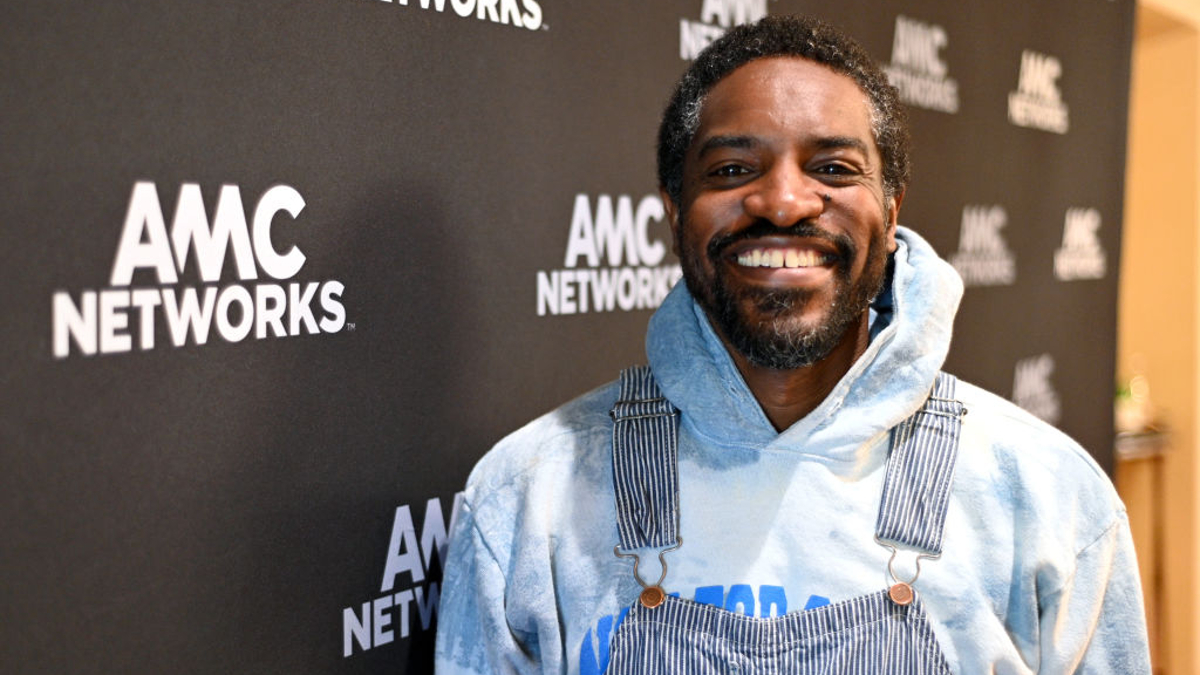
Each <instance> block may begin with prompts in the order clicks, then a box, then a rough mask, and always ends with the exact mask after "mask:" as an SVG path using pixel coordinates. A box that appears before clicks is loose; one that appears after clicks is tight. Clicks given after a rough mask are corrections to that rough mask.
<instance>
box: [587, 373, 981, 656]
mask: <svg viewBox="0 0 1200 675" xmlns="http://www.w3.org/2000/svg"><path fill="white" fill-rule="evenodd" d="M954 385H955V379H954V378H953V377H952V376H950V375H946V374H941V375H939V376H938V380H937V383H936V384H935V386H934V390H933V392H932V393H931V395H930V396H929V398H928V399H927V400H926V402H925V404H924V405H923V406H922V408H921V409H920V410H918V411H917V412H916V413H914V414H913V416H912V417H910V418H908V419H907V420H905V421H904V422H902V423H901V424H900V425H899V426H897V427H896V428H895V429H893V430H892V438H891V448H890V450H889V453H888V463H887V469H886V475H885V478H884V486H883V496H882V498H881V503H880V508H879V518H878V521H877V522H876V526H875V537H876V541H878V542H879V543H880V544H881V545H883V546H885V547H887V548H889V549H891V550H892V551H893V553H895V551H896V547H897V546H901V547H904V548H905V549H915V550H917V551H919V552H920V557H925V558H936V557H937V556H938V555H940V554H941V551H942V529H943V524H944V523H945V517H946V507H947V504H948V501H949V494H950V483H951V481H952V480H953V474H954V463H955V459H956V457H957V452H958V432H959V427H960V424H961V421H960V418H961V416H962V415H963V414H965V409H964V408H963V406H962V404H961V403H959V402H958V401H956V400H954ZM612 416H613V419H614V420H615V421H616V424H615V426H614V430H613V486H614V490H615V492H616V502H617V527H618V530H619V531H620V538H621V542H620V545H619V546H618V547H617V548H616V549H615V551H616V553H617V555H619V556H622V557H633V558H635V565H634V574H635V575H637V574H638V572H637V564H636V556H634V555H633V554H631V553H626V552H628V551H636V550H642V549H651V548H653V549H660V550H662V549H666V551H670V550H672V549H673V548H677V547H678V546H680V545H681V541H680V539H679V534H678V533H679V507H678V504H679V499H678V495H679V477H678V452H677V449H678V446H677V433H678V425H679V415H678V411H677V410H675V408H674V406H672V405H671V403H670V402H669V401H667V400H666V398H665V397H664V396H663V394H662V393H661V391H660V390H659V388H658V385H657V383H655V381H654V377H653V375H652V374H651V372H650V369H649V368H646V367H640V368H631V369H629V370H627V371H625V372H623V373H622V374H621V393H620V397H619V400H618V402H617V404H616V405H615V406H614V407H613V411H612ZM659 558H660V560H661V559H662V553H661V552H660V554H659ZM894 558H895V555H893V559H894ZM888 567H889V569H888V571H889V573H891V574H892V578H893V580H894V581H896V583H895V584H894V585H893V586H892V587H891V588H887V589H881V590H878V591H876V592H874V593H871V594H868V595H863V596H860V597H856V598H852V599H850V600H846V601H843V602H838V603H836V604H832V605H826V606H824V607H818V608H816V609H810V610H806V611H800V612H789V613H787V614H784V615H783V616H778V617H773V618H755V617H750V616H745V615H742V614H738V613H735V612H730V611H728V610H725V609H723V608H720V607H714V606H710V605H704V604H699V603H696V602H694V601H692V600H684V599H680V598H678V597H673V596H668V595H666V594H665V592H664V591H663V590H662V586H661V584H662V581H663V579H662V578H660V579H659V580H658V581H657V582H655V583H647V582H646V581H644V580H643V579H642V578H641V577H640V576H637V580H638V582H639V583H640V584H641V585H642V586H643V589H644V590H643V591H642V593H641V595H640V597H639V598H638V600H637V601H636V602H634V604H633V606H632V607H631V608H630V610H629V613H628V615H627V616H626V618H625V620H624V621H623V622H622V623H621V626H620V628H619V629H618V631H617V633H616V635H615V636H614V637H613V639H612V647H611V653H610V660H609V667H608V673H609V674H610V675H658V674H662V675H692V674H696V675H699V674H707V673H738V674H743V673H779V674H781V675H782V674H787V675H808V674H810V673H811V674H812V675H817V674H818V673H819V674H822V675H826V674H828V675H838V674H846V675H851V674H853V675H859V674H862V675H876V674H881V673H886V674H898V675H942V674H948V673H949V672H950V670H949V667H948V666H947V664H946V660H945V657H944V656H943V655H942V652H941V650H940V648H939V647H938V644H937V641H936V639H935V637H934V635H933V631H932V629H931V628H930V625H929V622H928V620H927V619H926V617H925V608H924V605H923V604H922V603H921V598H920V597H919V596H917V594H916V593H915V592H914V591H913V589H912V587H911V586H910V585H909V584H910V583H911V582H912V581H915V578H914V579H912V580H910V581H909V582H904V581H900V580H898V579H896V577H895V573H894V572H893V571H892V569H891V563H890V562H889V564H888ZM918 570H919V558H918ZM665 576H666V566H665V565H664V567H663V577H664V578H665Z"/></svg>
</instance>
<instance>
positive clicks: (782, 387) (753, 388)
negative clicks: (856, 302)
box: [725, 312, 870, 431]
mask: <svg viewBox="0 0 1200 675" xmlns="http://www.w3.org/2000/svg"><path fill="white" fill-rule="evenodd" d="M869 342H870V327H869V322H868V319H867V312H863V315H862V317H861V318H860V319H859V320H858V321H857V322H856V323H855V324H854V325H852V326H851V327H850V328H848V329H847V330H846V334H845V335H844V336H843V337H842V340H841V342H839V343H838V345H837V347H834V349H833V351H832V352H830V353H829V355H828V356H826V357H825V358H823V359H821V360H820V361H818V362H816V363H814V364H812V365H809V366H804V367H803V368H795V369H792V370H776V369H773V368H764V367H762V366H756V365H754V364H752V363H750V362H749V361H748V360H747V359H746V357H745V356H742V354H741V353H740V352H738V351H737V350H736V349H734V348H732V347H731V346H730V345H729V344H728V343H726V345H725V348H726V349H728V350H729V353H730V354H731V355H732V356H733V361H734V363H735V364H736V365H737V368H738V370H739V371H740V372H741V374H742V377H743V378H744V379H745V380H746V385H747V386H749V387H750V393H752V394H754V398H755V399H757V400H758V404H759V406H761V407H762V409H763V412H764V413H766V415H767V419H768V420H770V421H771V424H772V425H773V426H774V427H775V430H776V431H783V430H784V429H787V428H788V427H790V426H792V425H793V424H795V423H796V422H798V421H799V420H801V419H803V418H804V416H805V415H808V414H809V413H810V412H812V411H813V410H814V409H816V407H817V406H818V405H820V404H821V401H824V400H825V398H826V397H827V396H829V393H830V392H831V391H833V388H834V387H835V386H836V385H837V383H838V382H839V381H840V380H841V379H842V376H843V375H845V374H846V372H847V371H849V370H850V367H851V366H853V365H854V362H855V361H857V360H858V357H860V356H862V354H863V352H864V351H866V349H867V344H868V343H869Z"/></svg>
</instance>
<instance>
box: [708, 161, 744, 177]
mask: <svg viewBox="0 0 1200 675" xmlns="http://www.w3.org/2000/svg"><path fill="white" fill-rule="evenodd" d="M747 173H750V170H749V169H747V168H746V167H744V166H742V165H740V164H725V165H722V166H719V167H717V168H716V169H714V170H713V172H712V175H713V176H717V177H719V178H737V177H738V176H744V175H746V174H747Z"/></svg>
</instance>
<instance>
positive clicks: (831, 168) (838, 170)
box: [816, 164, 858, 176]
mask: <svg viewBox="0 0 1200 675" xmlns="http://www.w3.org/2000/svg"><path fill="white" fill-rule="evenodd" d="M816 172H817V173H819V174H821V175H823V176H854V175H856V174H857V173H858V172H857V171H855V170H854V169H853V168H852V167H849V166H847V165H845V164H822V165H821V166H818V167H817V168H816Z"/></svg>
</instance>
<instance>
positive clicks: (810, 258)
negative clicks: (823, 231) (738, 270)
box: [737, 249, 821, 269]
mask: <svg viewBox="0 0 1200 675" xmlns="http://www.w3.org/2000/svg"><path fill="white" fill-rule="evenodd" d="M737 262H738V264H739V265H741V266H742V267H769V268H772V269H779V268H783V267H793V268H794V267H816V266H817V265H819V264H821V256H819V255H817V253H816V251H798V250H796V249H788V250H786V251H784V250H781V249H771V250H769V251H764V250H762V249H754V250H752V251H747V252H745V253H742V254H741V255H739V256H738V258H737Z"/></svg>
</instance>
